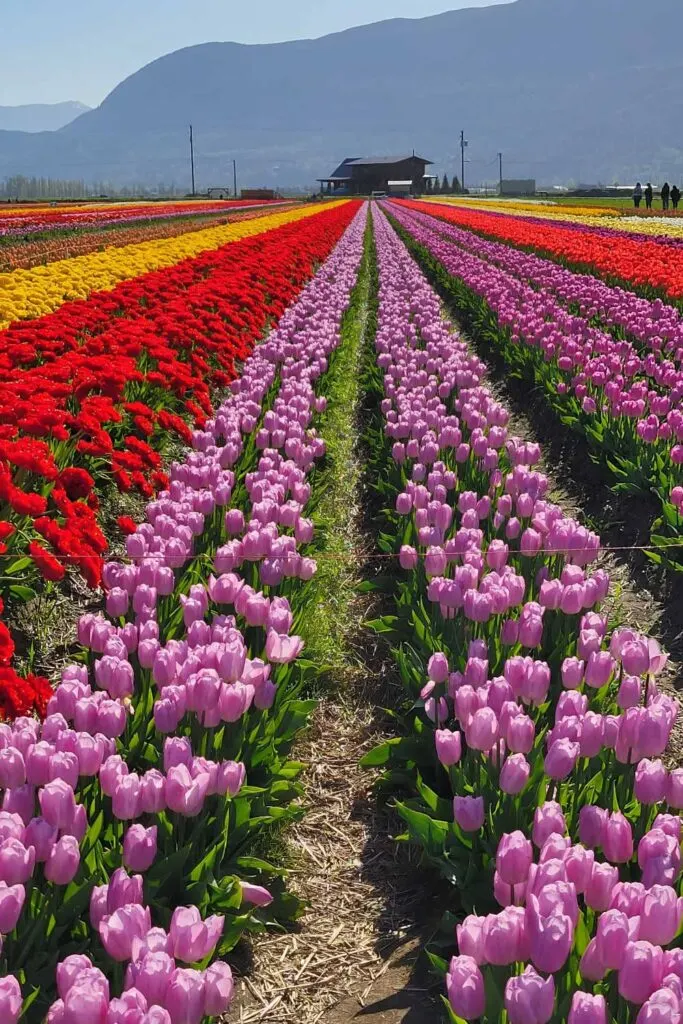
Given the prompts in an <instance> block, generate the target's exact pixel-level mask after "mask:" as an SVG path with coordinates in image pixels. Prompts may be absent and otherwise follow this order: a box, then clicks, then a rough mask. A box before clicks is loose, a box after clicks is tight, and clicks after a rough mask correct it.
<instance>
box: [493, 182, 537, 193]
mask: <svg viewBox="0 0 683 1024" xmlns="http://www.w3.org/2000/svg"><path fill="white" fill-rule="evenodd" d="M500 194H501V195H502V196H534V195H536V182H535V181H534V179H533V178H516V179H515V178H509V179H505V180H503V181H501V183H500Z"/></svg>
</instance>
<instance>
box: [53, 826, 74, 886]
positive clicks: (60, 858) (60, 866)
mask: <svg viewBox="0 0 683 1024" xmlns="http://www.w3.org/2000/svg"><path fill="white" fill-rule="evenodd" d="M80 863H81V853H80V850H79V847H78V840H77V839H75V838H74V836H62V838H61V839H59V840H58V841H57V842H56V843H55V844H54V846H53V847H52V849H51V851H50V856H49V857H48V859H47V861H46V863H45V877H46V879H47V880H48V882H54V884H55V885H68V884H69V882H72V881H73V880H74V878H75V877H76V874H77V872H78V869H79V867H80Z"/></svg>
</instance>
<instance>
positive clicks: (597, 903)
mask: <svg viewBox="0 0 683 1024" xmlns="http://www.w3.org/2000/svg"><path fill="white" fill-rule="evenodd" d="M618 881H619V869H618V868H617V867H614V866H613V865H611V864H598V863H595V864H594V865H593V870H592V871H591V877H590V882H589V883H588V885H587V887H586V892H585V900H586V903H587V905H588V906H589V907H590V908H591V910H600V911H602V910H607V908H608V907H609V904H610V899H611V896H612V890H613V889H614V886H615V885H616V884H617V882H618Z"/></svg>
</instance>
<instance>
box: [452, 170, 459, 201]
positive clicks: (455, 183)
mask: <svg viewBox="0 0 683 1024" xmlns="http://www.w3.org/2000/svg"><path fill="white" fill-rule="evenodd" d="M451 192H452V193H453V195H455V196H457V195H459V194H460V193H461V192H462V185H461V184H460V178H459V177H458V175H457V174H454V175H453V181H452V182H451Z"/></svg>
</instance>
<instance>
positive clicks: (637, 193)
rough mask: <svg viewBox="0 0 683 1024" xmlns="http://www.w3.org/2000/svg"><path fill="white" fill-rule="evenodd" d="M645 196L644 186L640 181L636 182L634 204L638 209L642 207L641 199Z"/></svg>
mask: <svg viewBox="0 0 683 1024" xmlns="http://www.w3.org/2000/svg"><path fill="white" fill-rule="evenodd" d="M642 198H643V186H642V185H641V184H640V182H639V181H637V182H636V187H635V188H634V190H633V205H634V206H635V208H636V210H639V209H640V201H641V199H642Z"/></svg>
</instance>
